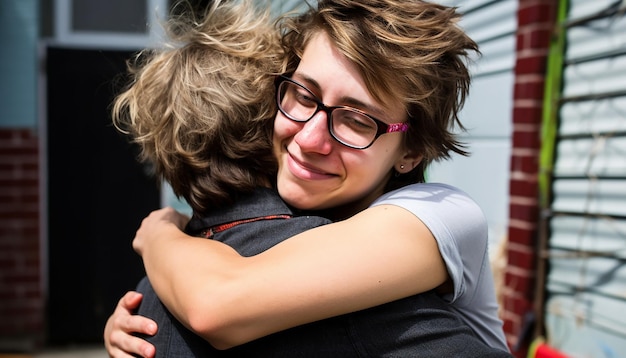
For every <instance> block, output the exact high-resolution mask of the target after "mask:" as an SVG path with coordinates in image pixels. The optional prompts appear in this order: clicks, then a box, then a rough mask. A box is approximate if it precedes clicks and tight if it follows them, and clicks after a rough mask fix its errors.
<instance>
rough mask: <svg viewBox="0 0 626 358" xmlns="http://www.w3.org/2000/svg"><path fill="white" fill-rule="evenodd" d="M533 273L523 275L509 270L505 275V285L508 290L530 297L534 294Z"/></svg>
mask: <svg viewBox="0 0 626 358" xmlns="http://www.w3.org/2000/svg"><path fill="white" fill-rule="evenodd" d="M532 276H533V275H532V273H531V272H525V273H524V274H523V275H522V274H519V273H517V272H513V271H512V270H510V269H507V272H506V273H505V274H504V284H505V285H506V287H507V288H509V289H512V290H514V291H515V292H519V293H521V294H523V295H529V294H530V293H531V292H534V289H535V287H534V281H535V280H534V278H533V277H532Z"/></svg>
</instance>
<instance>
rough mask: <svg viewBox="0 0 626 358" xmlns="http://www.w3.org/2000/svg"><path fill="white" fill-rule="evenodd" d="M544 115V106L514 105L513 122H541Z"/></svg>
mask: <svg viewBox="0 0 626 358" xmlns="http://www.w3.org/2000/svg"><path fill="white" fill-rule="evenodd" d="M542 117H543V108H542V107H539V106H537V107H514V108H513V123H531V124H535V123H541V121H542Z"/></svg>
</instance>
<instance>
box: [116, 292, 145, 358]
mask: <svg viewBox="0 0 626 358" xmlns="http://www.w3.org/2000/svg"><path fill="white" fill-rule="evenodd" d="M141 299H142V295H141V294H140V293H137V292H133V291H130V292H127V293H126V294H125V295H124V297H122V298H121V299H120V301H119V302H118V304H117V307H116V308H115V311H114V312H113V314H112V315H111V317H109V319H108V320H107V323H106V325H105V328H104V346H105V348H106V350H107V353H108V354H109V356H110V357H113V358H125V357H134V356H135V355H139V356H141V357H149V358H152V357H154V355H155V348H154V346H153V345H152V344H150V343H149V342H147V341H145V340H143V339H141V338H139V337H135V336H134V335H133V334H144V335H154V334H155V333H156V331H157V325H156V323H155V322H154V321H153V320H151V319H149V318H147V317H143V316H139V315H133V314H132V312H133V310H134V309H136V308H137V307H138V306H139V304H140V303H141Z"/></svg>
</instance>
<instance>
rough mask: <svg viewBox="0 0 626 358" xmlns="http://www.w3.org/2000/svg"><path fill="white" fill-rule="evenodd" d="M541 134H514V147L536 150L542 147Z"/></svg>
mask: <svg viewBox="0 0 626 358" xmlns="http://www.w3.org/2000/svg"><path fill="white" fill-rule="evenodd" d="M540 136H541V134H540V133H539V132H534V131H530V132H523V131H514V132H513V147H515V148H531V149H536V148H540V146H541V137H540Z"/></svg>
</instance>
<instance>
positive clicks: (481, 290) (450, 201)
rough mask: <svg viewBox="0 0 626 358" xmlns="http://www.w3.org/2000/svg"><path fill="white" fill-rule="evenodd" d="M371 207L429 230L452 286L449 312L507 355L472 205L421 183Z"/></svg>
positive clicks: (483, 224) (481, 221) (481, 223)
mask: <svg viewBox="0 0 626 358" xmlns="http://www.w3.org/2000/svg"><path fill="white" fill-rule="evenodd" d="M376 205H395V206H399V207H401V208H404V209H406V210H408V211H410V212H411V213H413V214H414V215H415V216H416V217H418V218H419V219H420V220H421V221H422V222H423V223H424V224H425V225H426V227H428V229H429V230H430V232H431V233H432V234H433V236H434V237H435V239H436V240H437V244H438V246H439V251H440V252H441V256H442V257H443V259H444V261H445V263H446V266H447V269H448V273H449V274H450V277H451V278H452V281H453V283H454V293H452V294H449V295H447V297H444V298H445V299H446V300H447V301H448V302H449V303H450V305H449V307H450V310H452V311H455V312H457V313H459V314H460V315H461V317H462V319H463V320H464V321H465V322H467V324H468V325H469V326H470V327H471V328H472V329H473V330H474V331H475V332H476V334H477V335H478V336H479V337H480V338H481V339H482V340H483V341H485V343H487V344H489V345H490V346H492V347H495V348H500V349H504V350H507V351H508V347H507V345H506V339H505V337H504V331H503V329H502V320H500V318H499V317H498V303H497V301H496V294H495V287H494V282H493V274H492V273H491V266H490V264H489V256H488V252H487V242H488V237H487V220H486V219H485V216H484V214H483V212H482V210H481V209H480V207H479V206H478V205H477V204H476V202H474V200H472V199H471V198H470V197H469V196H468V195H467V194H466V193H464V192H462V191H461V190H459V189H457V188H455V187H452V186H450V185H446V184H438V183H421V184H413V185H408V186H406V187H403V188H400V189H398V190H395V191H391V192H389V193H386V194H384V195H382V196H381V197H380V198H378V199H377V200H376V201H375V202H374V203H372V206H376Z"/></svg>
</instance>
